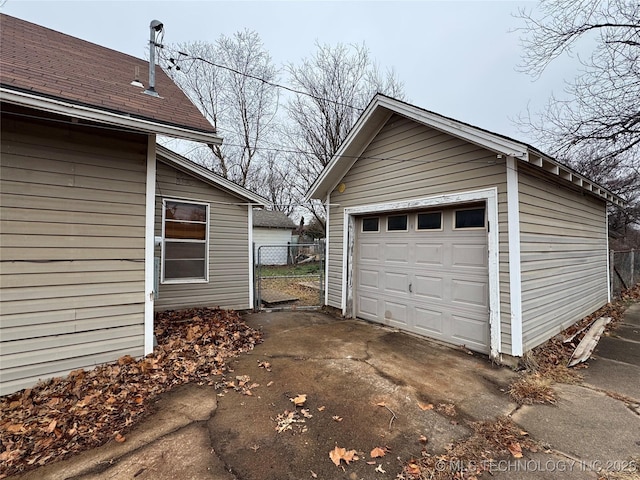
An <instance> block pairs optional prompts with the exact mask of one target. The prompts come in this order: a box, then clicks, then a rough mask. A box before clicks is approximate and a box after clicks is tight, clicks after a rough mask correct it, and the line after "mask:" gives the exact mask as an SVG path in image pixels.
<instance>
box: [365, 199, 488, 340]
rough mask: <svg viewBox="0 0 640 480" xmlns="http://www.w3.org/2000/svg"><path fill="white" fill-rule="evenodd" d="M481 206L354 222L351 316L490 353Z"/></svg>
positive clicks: (482, 212) (484, 242)
mask: <svg viewBox="0 0 640 480" xmlns="http://www.w3.org/2000/svg"><path fill="white" fill-rule="evenodd" d="M485 225H486V215H485V208H484V206H471V207H464V208H463V207H460V208H455V209H453V208H452V209H445V210H437V211H421V212H411V213H394V214H389V215H386V214H385V215H378V216H365V217H362V218H359V219H358V221H357V241H356V254H355V268H354V271H355V282H354V284H355V311H356V316H358V317H360V318H364V319H367V320H372V321H375V322H380V323H384V324H385V325H390V326H394V327H398V328H400V329H403V330H408V331H410V332H414V333H419V334H422V335H425V336H428V337H432V338H435V339H438V340H442V341H445V342H448V343H453V344H456V345H466V346H467V348H469V349H471V350H475V351H478V352H483V353H486V352H488V351H489V307H488V302H489V282H488V280H489V272H488V266H487V259H488V253H487V252H488V250H487V230H486V227H485Z"/></svg>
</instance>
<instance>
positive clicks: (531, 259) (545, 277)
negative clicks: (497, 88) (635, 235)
mask: <svg viewBox="0 0 640 480" xmlns="http://www.w3.org/2000/svg"><path fill="white" fill-rule="evenodd" d="M542 175H543V173H542V172H540V173H539V172H536V171H535V170H534V169H533V168H532V167H529V166H527V165H522V166H521V167H520V169H519V193H520V195H519V204H520V244H521V247H520V248H521V265H522V266H521V271H522V316H523V327H522V328H523V343H524V350H525V351H527V350H529V349H531V348H534V347H535V346H537V345H539V344H541V343H542V342H544V341H546V340H547V339H548V338H550V337H552V336H553V335H555V334H557V333H558V332H560V331H562V330H563V329H564V328H566V327H568V326H569V325H571V324H573V323H575V322H576V321H578V320H580V319H581V318H583V317H585V316H587V315H589V314H590V313H592V312H594V311H595V310H597V309H598V308H600V307H601V306H603V305H604V304H606V303H607V301H608V294H607V282H608V274H607V247H606V245H607V227H606V222H607V221H606V206H605V202H604V201H603V200H600V199H597V198H595V197H593V196H591V195H589V194H585V193H583V192H579V191H576V190H573V189H569V188H565V187H563V186H561V185H560V184H559V183H558V182H557V181H553V180H551V179H549V178H544V177H543V176H542Z"/></svg>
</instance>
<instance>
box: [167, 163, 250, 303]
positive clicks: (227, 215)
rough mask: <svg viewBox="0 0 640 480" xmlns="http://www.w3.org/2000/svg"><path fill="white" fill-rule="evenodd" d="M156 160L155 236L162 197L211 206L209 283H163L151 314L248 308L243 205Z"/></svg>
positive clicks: (232, 196)
mask: <svg viewBox="0 0 640 480" xmlns="http://www.w3.org/2000/svg"><path fill="white" fill-rule="evenodd" d="M158 160H159V161H158V164H157V188H156V235H157V236H160V235H161V234H162V199H163V198H166V199H175V200H184V201H189V200H191V201H194V202H203V203H209V205H210V206H209V215H210V217H209V282H208V283H182V284H180V283H176V284H168V283H167V284H161V285H160V288H159V296H158V298H157V299H156V301H155V309H156V310H169V309H179V308H188V307H194V306H210V307H221V308H230V309H236V310H244V309H248V308H251V305H250V303H249V228H248V222H249V213H248V208H249V207H248V206H247V205H246V203H247V201H246V200H244V199H241V198H239V197H237V196H235V195H231V194H229V193H227V192H226V191H224V190H222V189H220V188H217V187H214V186H212V185H209V184H208V183H205V182H203V181H201V180H199V179H197V178H195V177H193V176H191V175H188V174H186V173H184V172H181V171H179V170H177V169H175V168H174V167H172V166H169V165H167V164H165V163H162V159H161V158H159V159H158ZM156 256H157V257H160V249H159V248H156Z"/></svg>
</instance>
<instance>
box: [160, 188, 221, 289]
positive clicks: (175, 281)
mask: <svg viewBox="0 0 640 480" xmlns="http://www.w3.org/2000/svg"><path fill="white" fill-rule="evenodd" d="M170 202H174V203H182V204H185V205H199V206H204V207H205V209H206V222H205V239H204V240H194V239H186V240H185V239H173V238H172V239H167V238H166V235H165V232H166V222H167V218H166V211H167V203H170ZM182 221H184V220H182ZM193 223H194V224H200V225H201V224H202V223H203V222H193ZM210 228H211V209H210V205H209V203H207V202H199V201H196V200H181V199H177V198H163V199H162V248H161V254H160V257H161V258H160V284H161V285H165V284H167V285H169V284H188V283H209V246H210V245H209V230H210ZM167 243H198V244H202V243H204V246H205V252H204V254H205V256H204V278H200V277H199V278H195V277H194V278H169V279H167V278H166V276H165V275H166V268H165V261H166V258H165V253H166V245H167Z"/></svg>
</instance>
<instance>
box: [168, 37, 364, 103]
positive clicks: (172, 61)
mask: <svg viewBox="0 0 640 480" xmlns="http://www.w3.org/2000/svg"><path fill="white" fill-rule="evenodd" d="M161 47H162V48H164V46H161ZM178 54H179V55H181V56H182V57H184V58H177V59H176V58H173V57H168V58H167V57H166V56H163V59H164V60H165V62H167V63H169V64H170V65H169V66H168V67H167V68H168V69H169V70H171V69H174V68H175V69H176V70H177V71H180V70H182V67H180V65H179V62H183V61H189V60H190V61H192V62H195V61H196V60H197V61H200V62H204V63H206V64H208V65H211V66H212V67H216V68H221V69H223V70H227V71H229V72H232V73H235V74H236V75H241V76H243V77H247V78H251V79H253V80H257V81H259V82H262V83H264V84H265V85H269V86H271V87H275V88H281V89H282V90H286V91H288V92H291V93H295V94H298V95H305V96H307V97H310V98H313V99H314V100H319V101H322V102H327V103H332V104H334V105H338V106H340V107H346V108H352V109H353V110H357V111H359V112H363V111H364V108H360V107H356V106H353V105H349V104H348V103H344V102H339V101H337V100H331V99H330V98H326V97H321V96H319V95H314V94H312V93H309V92H304V91H302V90H297V89H295V88H293V87H289V86H287V85H282V84H280V83H276V82H272V81H270V80H267V79H266V78H262V77H258V76H256V75H252V74H250V73H246V72H241V71H240V70H237V69H235V68H233V67H229V66H227V65H221V64H219V63H215V62H212V61H211V60H207V59H206V58H203V57H200V56H194V55H189V54H188V53H185V52H180V51H179V52H178Z"/></svg>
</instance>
